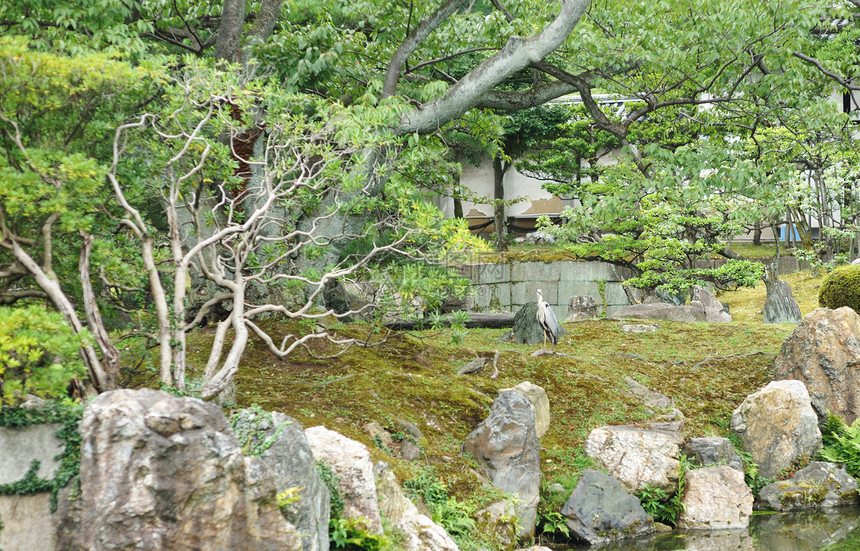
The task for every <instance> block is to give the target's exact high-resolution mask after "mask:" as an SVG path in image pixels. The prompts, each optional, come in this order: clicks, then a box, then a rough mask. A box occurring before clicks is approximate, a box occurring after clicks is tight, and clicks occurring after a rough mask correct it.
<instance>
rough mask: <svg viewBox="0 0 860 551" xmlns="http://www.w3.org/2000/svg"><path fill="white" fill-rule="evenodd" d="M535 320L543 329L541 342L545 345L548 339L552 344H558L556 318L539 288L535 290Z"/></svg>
mask: <svg viewBox="0 0 860 551" xmlns="http://www.w3.org/2000/svg"><path fill="white" fill-rule="evenodd" d="M536 317H537V320H538V323H539V324H540V326H541V329H543V344H544V346H546V341H547V339H549V340H550V341H551V342H552V345H553V346H555V345H556V344H558V329H559V327H558V320H556V319H555V312H553V311H552V307H550V305H549V303H548V302H547V301H545V300H544V299H543V293H542V292H541V290H540V289H538V290H537V315H536Z"/></svg>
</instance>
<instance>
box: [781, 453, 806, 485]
mask: <svg viewBox="0 0 860 551" xmlns="http://www.w3.org/2000/svg"><path fill="white" fill-rule="evenodd" d="M809 461H810V458H809V456H808V455H802V456H800V457H797V458H795V459H794V460H793V461H792V462H791V465H789V466H788V467H786V468H784V469H782V470H781V471H779V474H778V475H776V479H777V480H788V479H789V478H794V475H795V474H797V471H799V470H800V469H803V468H804V467H806V466H807V465H809Z"/></svg>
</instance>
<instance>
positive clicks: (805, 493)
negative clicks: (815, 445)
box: [756, 461, 858, 512]
mask: <svg viewBox="0 0 860 551" xmlns="http://www.w3.org/2000/svg"><path fill="white" fill-rule="evenodd" d="M857 504H858V497H857V481H856V480H854V478H853V477H852V476H851V475H849V474H848V473H847V472H845V468H844V467H843V466H842V465H837V464H835V463H826V462H824V461H813V462H812V463H810V464H809V465H808V466H806V467H804V468H803V469H800V470H799V471H797V472H796V473H795V474H794V476H793V477H792V478H789V479H788V480H779V481H777V482H774V483H773V484H768V485H767V486H765V487H764V488H762V489H761V491H759V495H758V499H757V500H756V508H757V509H763V510H769V511H780V512H787V511H808V510H824V511H829V510H832V509H836V508H839V507H854V506H856V505H857Z"/></svg>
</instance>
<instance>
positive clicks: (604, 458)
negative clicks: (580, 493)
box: [585, 424, 684, 495]
mask: <svg viewBox="0 0 860 551" xmlns="http://www.w3.org/2000/svg"><path fill="white" fill-rule="evenodd" d="M674 427H675V425H669V424H666V426H664V427H659V426H658V427H656V428H655V427H650V428H646V427H636V426H628V425H620V426H607V427H599V428H596V429H594V430H592V431H591V434H589V435H588V438H587V439H586V440H585V453H586V454H588V456H589V457H591V458H592V459H593V460H594V462H595V465H596V466H597V467H599V468H603V469H606V471H607V472H608V473H609V474H610V475H612V476H614V477H615V478H617V479H618V480H620V481H621V483H622V484H623V485H624V487H625V489H626V490H628V491H630V492H633V493H635V492H638V491H640V490H642V489H644V488H645V486H651V487H655V488H661V489H663V490H665V491H666V492H667V493H668V494H670V495H671V494H673V493H674V492H675V491H676V490H677V489H678V474H679V470H680V466H681V464H680V454H681V446H682V444H683V443H684V438H683V437H682V436H681V434H680V433H679V432H678V431H677V430H676V429H675V428H674Z"/></svg>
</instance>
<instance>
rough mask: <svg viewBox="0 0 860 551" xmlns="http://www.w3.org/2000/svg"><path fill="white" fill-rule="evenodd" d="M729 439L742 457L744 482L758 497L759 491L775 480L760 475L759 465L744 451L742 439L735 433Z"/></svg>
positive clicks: (730, 434)
mask: <svg viewBox="0 0 860 551" xmlns="http://www.w3.org/2000/svg"><path fill="white" fill-rule="evenodd" d="M729 439H730V440H731V441H732V444H734V446H735V451H736V452H737V453H738V456H740V458H741V463H743V466H744V481H745V482H746V484H747V486H749V487H750V489H751V490H752V492H753V496H758V493H759V491H760V490H761V489H762V488H764V487H765V486H767V485H768V484H770V483H772V482H773V481H774V480H773V479H772V478H766V477H763V476H760V475H759V471H758V464H756V462H755V460H754V459H753V457H752V454H751V453H750V452H748V451H746V450H744V449H743V446H742V445H741V443H740V439H739V438H738V436H737V435H736V434H735V433H729Z"/></svg>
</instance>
